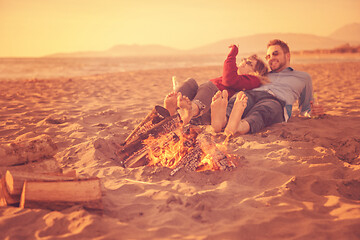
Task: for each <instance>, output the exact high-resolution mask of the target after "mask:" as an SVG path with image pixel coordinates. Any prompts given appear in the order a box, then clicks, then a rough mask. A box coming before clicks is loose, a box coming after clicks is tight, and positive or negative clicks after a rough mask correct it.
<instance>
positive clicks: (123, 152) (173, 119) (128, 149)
mask: <svg viewBox="0 0 360 240" xmlns="http://www.w3.org/2000/svg"><path fill="white" fill-rule="evenodd" d="M179 126H180V118H179V116H177V115H175V116H170V117H167V118H165V119H164V120H162V121H161V122H159V123H157V124H155V125H154V126H152V127H151V128H150V129H149V130H147V131H146V132H144V133H141V134H139V135H138V136H137V138H136V140H133V141H131V142H130V143H128V144H126V145H125V146H122V147H121V148H120V149H119V151H118V152H117V156H118V158H119V162H120V164H122V165H123V166H125V165H126V164H125V163H126V161H127V159H128V158H129V157H130V156H132V155H133V154H134V153H136V152H137V151H139V150H140V149H142V148H144V144H143V140H145V139H147V138H148V137H149V136H150V135H152V136H154V137H157V136H159V135H160V134H166V133H169V132H171V131H172V130H174V129H176V128H178V127H179Z"/></svg>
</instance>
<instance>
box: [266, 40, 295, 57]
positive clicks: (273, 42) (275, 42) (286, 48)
mask: <svg viewBox="0 0 360 240" xmlns="http://www.w3.org/2000/svg"><path fill="white" fill-rule="evenodd" d="M274 45H279V46H280V47H281V49H282V50H283V51H284V53H285V54H286V53H290V49H289V46H288V45H287V43H286V42H284V41H281V40H280V39H273V40H271V41H270V42H269V43H268V45H267V48H269V47H270V46H274Z"/></svg>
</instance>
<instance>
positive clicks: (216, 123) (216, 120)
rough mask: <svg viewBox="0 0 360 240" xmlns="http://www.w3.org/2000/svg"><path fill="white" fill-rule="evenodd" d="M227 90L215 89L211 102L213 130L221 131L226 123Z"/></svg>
mask: <svg viewBox="0 0 360 240" xmlns="http://www.w3.org/2000/svg"><path fill="white" fill-rule="evenodd" d="M227 103H228V92H227V91H226V90H224V91H217V92H216V93H215V95H214V97H213V98H212V102H211V127H212V128H213V129H214V131H215V132H221V130H222V129H223V127H225V125H226V107H227Z"/></svg>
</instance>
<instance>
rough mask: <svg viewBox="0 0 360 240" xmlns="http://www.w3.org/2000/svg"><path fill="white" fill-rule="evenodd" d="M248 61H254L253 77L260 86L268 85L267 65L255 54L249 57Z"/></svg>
mask: <svg viewBox="0 0 360 240" xmlns="http://www.w3.org/2000/svg"><path fill="white" fill-rule="evenodd" d="M248 59H250V60H255V61H256V64H255V66H254V75H255V76H257V77H258V78H259V79H260V82H261V84H265V83H269V82H270V80H269V78H268V77H267V75H268V73H269V68H268V65H267V64H266V63H265V62H264V61H263V60H261V59H260V58H259V57H258V56H257V55H256V54H254V55H251V56H250V57H249V58H248Z"/></svg>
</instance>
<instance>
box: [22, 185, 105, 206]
mask: <svg viewBox="0 0 360 240" xmlns="http://www.w3.org/2000/svg"><path fill="white" fill-rule="evenodd" d="M74 205H81V206H83V207H84V208H86V209H90V210H100V211H101V210H102V209H103V205H102V200H101V187H100V180H99V179H98V178H93V179H83V180H73V181H56V182H43V181H36V182H27V181H25V183H24V187H23V190H22V194H21V199H20V207H21V208H43V209H50V210H62V209H65V208H68V207H71V206H74Z"/></svg>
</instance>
